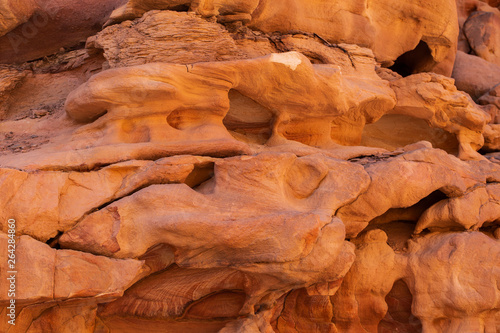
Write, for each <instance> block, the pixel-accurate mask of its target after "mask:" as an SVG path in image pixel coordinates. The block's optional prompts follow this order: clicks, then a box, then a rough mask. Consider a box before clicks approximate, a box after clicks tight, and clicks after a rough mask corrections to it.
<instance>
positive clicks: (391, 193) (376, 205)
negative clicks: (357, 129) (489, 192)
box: [336, 149, 498, 236]
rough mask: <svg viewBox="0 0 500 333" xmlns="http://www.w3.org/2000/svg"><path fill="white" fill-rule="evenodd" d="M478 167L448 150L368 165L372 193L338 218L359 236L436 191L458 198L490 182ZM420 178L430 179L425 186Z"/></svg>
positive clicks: (424, 151) (421, 152) (410, 154)
mask: <svg viewBox="0 0 500 333" xmlns="http://www.w3.org/2000/svg"><path fill="white" fill-rule="evenodd" d="M484 164H485V165H489V162H486V161H484ZM476 168H477V166H476V165H470V164H468V163H466V162H463V161H461V160H459V159H457V158H454V157H452V156H450V155H448V154H446V153H445V152H444V151H440V150H431V149H419V150H416V151H413V152H408V153H406V154H403V155H400V156H397V157H395V158H392V159H389V160H387V161H382V162H379V163H375V164H368V165H367V166H366V167H365V170H366V172H367V173H368V174H369V175H370V178H371V183H370V186H369V187H368V190H367V191H366V192H364V193H363V194H361V195H360V196H359V197H358V198H357V199H356V201H354V202H353V203H351V204H348V205H346V206H344V207H342V208H340V209H339V210H338V211H337V214H336V215H337V216H338V217H340V218H341V219H342V221H344V223H345V224H346V232H347V235H348V236H356V235H357V234H358V233H360V232H361V231H362V230H363V229H364V228H366V226H367V225H368V223H369V222H370V221H372V220H373V219H375V218H376V217H378V216H381V215H382V214H384V213H385V212H387V211H388V210H389V209H391V208H405V207H410V206H413V205H415V204H416V203H418V202H419V201H420V200H422V199H423V198H425V197H427V196H429V195H430V194H431V193H433V192H434V191H436V190H440V191H441V192H443V193H445V194H446V195H447V196H448V197H458V196H461V195H463V194H464V193H465V191H466V190H467V189H469V188H472V187H473V186H475V185H476V184H478V183H483V184H484V183H486V180H487V178H488V177H489V176H486V175H487V173H486V174H483V175H481V172H478V171H477V170H476ZM496 173H497V174H498V171H497V172H496ZM497 176H498V175H497ZM420 179H426V182H425V184H424V186H422V185H423V184H422V183H421V182H420ZM417 183H418V184H419V185H417Z"/></svg>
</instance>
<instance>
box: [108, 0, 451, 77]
mask: <svg viewBox="0 0 500 333" xmlns="http://www.w3.org/2000/svg"><path fill="white" fill-rule="evenodd" d="M178 6H185V9H189V10H190V11H193V12H196V13H199V14H201V15H202V16H204V17H216V18H217V20H218V21H219V22H222V23H227V22H234V21H239V22H242V23H244V24H248V25H249V26H250V27H252V28H254V29H257V30H261V31H263V32H274V31H280V32H284V33H286V32H288V31H303V32H309V33H315V34H318V35H320V36H322V37H323V38H325V39H326V40H328V41H330V42H332V43H351V44H358V45H362V46H365V47H369V48H371V49H373V51H374V53H375V55H376V57H377V59H378V60H379V61H381V62H384V63H388V64H393V63H394V61H396V60H397V59H398V58H399V57H400V56H403V55H405V54H406V55H407V52H416V53H417V54H419V55H421V56H422V59H420V60H419V61H417V62H411V61H410V62H409V61H407V60H408V59H405V57H403V58H402V59H401V65H404V66H407V67H409V70H410V72H414V71H415V72H418V71H424V70H431V69H435V70H436V71H438V72H440V73H442V74H448V75H449V74H450V73H451V69H452V64H453V59H454V56H455V54H454V53H455V50H456V37H457V35H458V25H457V24H455V22H456V6H455V3H454V2H453V1H451V0H447V1H443V2H442V3H439V4H438V3H430V2H426V1H416V2H415V3H409V4H401V3H400V2H397V1H362V2H359V1H335V2H328V1H314V2H312V3H310V2H307V1H303V0H286V1H281V2H279V3H275V2H273V1H269V0H260V1H256V0H254V1H240V0H237V1H227V0H226V1H214V0H209V1H201V2H200V1H185V0H180V1H179V0H161V1H141V0H130V1H128V2H127V4H126V5H124V6H122V7H120V8H119V9H117V10H116V11H115V12H113V14H112V15H111V18H112V21H113V22H116V21H121V20H125V19H130V18H136V17H140V16H141V15H143V14H144V12H146V11H147V10H152V9H173V8H175V7H178ZM443 16H444V17H447V19H448V21H442V20H440V18H441V17H443ZM415 17H419V19H418V20H415ZM450 22H453V23H450ZM395 27H396V28H395ZM400 27H401V28H400ZM402 27H405V28H404V29H403V28H402ZM405 29H408V30H405ZM407 31H411V32H412V33H411V34H409V33H407ZM394 39H397V40H398V41H399V43H390V42H389V41H391V40H394Z"/></svg>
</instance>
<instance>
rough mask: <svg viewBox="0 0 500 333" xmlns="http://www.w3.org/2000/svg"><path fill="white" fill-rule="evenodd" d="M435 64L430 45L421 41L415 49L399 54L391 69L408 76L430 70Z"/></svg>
mask: <svg viewBox="0 0 500 333" xmlns="http://www.w3.org/2000/svg"><path fill="white" fill-rule="evenodd" d="M435 64H436V62H435V61H434V58H433V57H432V53H431V50H430V49H429V46H428V45H427V43H426V42H424V41H420V43H418V45H417V47H416V48H415V49H413V50H411V51H408V52H406V53H403V54H402V55H401V56H399V58H397V59H396V61H395V62H394V65H392V66H391V67H389V69H391V70H393V71H394V72H397V73H398V74H400V75H401V76H403V77H406V76H409V75H411V74H415V73H421V72H426V71H429V70H431V69H432V67H433V66H434V65H435Z"/></svg>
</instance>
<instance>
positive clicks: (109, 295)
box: [0, 234, 149, 305]
mask: <svg viewBox="0 0 500 333" xmlns="http://www.w3.org/2000/svg"><path fill="white" fill-rule="evenodd" d="M0 238H1V245H2V247H3V248H5V249H6V248H7V240H8V239H9V238H8V237H7V235H6V234H0ZM5 253H6V252H2V274H1V277H2V280H6V279H7V277H8V276H9V275H8V271H10V269H8V266H7V255H6V254H5ZM16 267H20V268H21V267H22V269H19V270H18V272H17V275H16V292H15V293H16V300H17V301H19V302H22V303H23V304H24V305H27V304H33V303H39V302H42V301H53V300H56V301H63V300H67V299H70V298H73V299H76V298H85V297H89V298H90V297H92V298H94V300H95V301H97V302H98V301H99V300H101V302H109V300H110V299H113V298H117V297H119V296H121V295H122V294H123V292H124V290H126V289H127V288H128V287H130V286H131V285H132V284H134V283H135V282H136V281H138V280H140V279H141V278H142V277H144V276H146V275H147V274H148V271H149V269H148V267H146V266H145V265H144V262H142V261H140V260H134V259H124V260H119V259H110V258H106V257H102V256H94V255H92V254H89V253H81V252H78V251H72V250H56V249H52V248H50V247H49V246H48V245H47V244H44V243H41V242H38V241H36V240H34V239H32V238H31V237H29V236H21V237H20V238H19V239H18V240H17V243H16ZM34 280H35V281H37V283H32V281H34ZM9 286H10V285H9V284H7V283H2V287H1V290H2V298H1V299H0V302H1V303H3V304H6V303H7V302H9V298H7V297H8V296H7V295H8V289H9Z"/></svg>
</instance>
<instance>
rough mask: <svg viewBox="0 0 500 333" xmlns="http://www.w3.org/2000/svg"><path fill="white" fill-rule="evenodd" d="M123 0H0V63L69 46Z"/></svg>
mask: <svg viewBox="0 0 500 333" xmlns="http://www.w3.org/2000/svg"><path fill="white" fill-rule="evenodd" d="M122 2H123V0H108V1H104V2H101V1H95V0H83V1H76V0H74V1H66V0H55V1H52V0H21V1H17V0H2V1H1V2H0V49H1V50H2V52H1V54H0V63H21V62H24V61H30V60H35V59H38V58H41V57H44V56H47V55H50V54H53V53H56V52H58V51H59V50H60V49H61V48H71V47H74V46H75V45H78V44H79V43H81V42H84V41H85V39H86V38H87V37H89V36H92V35H93V34H95V33H96V32H98V31H99V30H100V27H101V26H102V25H103V24H104V23H105V22H106V20H107V18H108V17H109V15H110V13H111V12H112V11H113V9H114V8H116V6H118V5H119V4H121V3H122Z"/></svg>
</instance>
